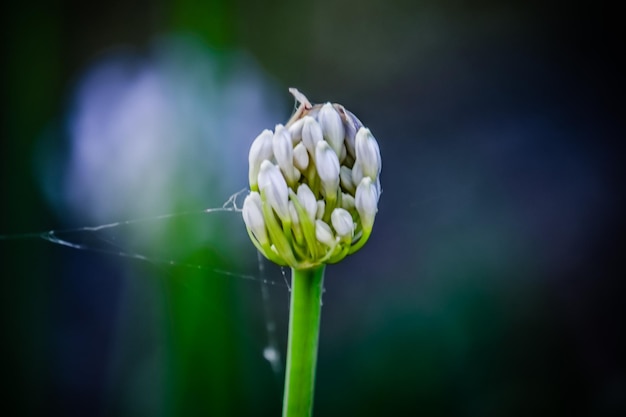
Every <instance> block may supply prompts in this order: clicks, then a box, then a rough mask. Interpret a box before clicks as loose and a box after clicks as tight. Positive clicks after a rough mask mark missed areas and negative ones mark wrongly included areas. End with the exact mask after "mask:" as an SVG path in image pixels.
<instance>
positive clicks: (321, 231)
mask: <svg viewBox="0 0 626 417" xmlns="http://www.w3.org/2000/svg"><path fill="white" fill-rule="evenodd" d="M315 238H316V239H317V240H318V241H320V242H322V243H323V244H324V245H326V246H333V245H334V244H335V243H336V241H335V237H334V236H333V231H332V230H331V229H330V226H329V225H327V224H326V223H324V222H323V221H322V220H315Z"/></svg>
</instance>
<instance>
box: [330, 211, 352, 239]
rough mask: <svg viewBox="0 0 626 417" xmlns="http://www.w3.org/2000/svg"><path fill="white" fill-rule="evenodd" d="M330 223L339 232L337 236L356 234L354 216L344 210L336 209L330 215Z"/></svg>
mask: <svg viewBox="0 0 626 417" xmlns="http://www.w3.org/2000/svg"><path fill="white" fill-rule="evenodd" d="M330 221H331V222H332V224H333V229H335V232H337V235H339V236H341V237H344V236H352V235H353V234H354V221H353V220H352V216H351V215H350V213H348V212H347V211H346V210H344V209H342V208H336V209H334V210H333V213H332V214H331V215H330Z"/></svg>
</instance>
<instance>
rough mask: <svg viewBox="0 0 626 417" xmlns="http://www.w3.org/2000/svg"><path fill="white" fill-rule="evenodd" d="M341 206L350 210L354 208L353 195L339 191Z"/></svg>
mask: <svg viewBox="0 0 626 417" xmlns="http://www.w3.org/2000/svg"><path fill="white" fill-rule="evenodd" d="M341 207H343V208H345V209H346V210H351V209H353V208H354V197H352V196H351V195H350V194H347V193H341Z"/></svg>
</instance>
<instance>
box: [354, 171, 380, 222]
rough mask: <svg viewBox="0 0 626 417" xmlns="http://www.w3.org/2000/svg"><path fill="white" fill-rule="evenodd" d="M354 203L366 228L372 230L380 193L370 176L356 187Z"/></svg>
mask: <svg viewBox="0 0 626 417" xmlns="http://www.w3.org/2000/svg"><path fill="white" fill-rule="evenodd" d="M354 205H355V207H356V210H357V211H358V212H359V216H360V217H361V224H362V225H363V229H364V230H371V229H372V226H373V225H374V217H376V212H377V211H378V193H377V192H376V187H375V186H374V184H373V183H372V179H371V178H370V177H364V178H363V179H362V180H361V183H360V184H359V186H358V187H357V188H356V196H355V198H354Z"/></svg>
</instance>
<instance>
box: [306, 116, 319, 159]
mask: <svg viewBox="0 0 626 417" xmlns="http://www.w3.org/2000/svg"><path fill="white" fill-rule="evenodd" d="M302 120H303V121H304V122H303V123H304V124H303V125H302V143H304V146H305V147H306V149H307V150H308V151H309V153H310V154H311V156H314V155H315V147H316V146H317V143H318V142H321V141H323V140H324V136H323V135H322V128H321V127H320V125H319V123H317V122H316V121H315V119H314V118H312V117H311V116H305V117H304V118H303V119H302Z"/></svg>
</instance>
